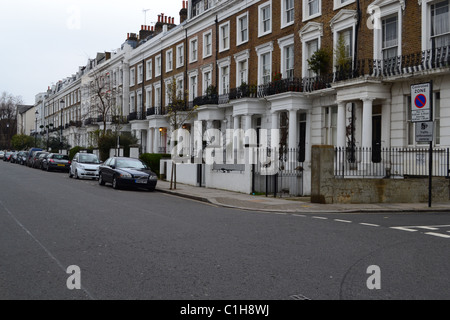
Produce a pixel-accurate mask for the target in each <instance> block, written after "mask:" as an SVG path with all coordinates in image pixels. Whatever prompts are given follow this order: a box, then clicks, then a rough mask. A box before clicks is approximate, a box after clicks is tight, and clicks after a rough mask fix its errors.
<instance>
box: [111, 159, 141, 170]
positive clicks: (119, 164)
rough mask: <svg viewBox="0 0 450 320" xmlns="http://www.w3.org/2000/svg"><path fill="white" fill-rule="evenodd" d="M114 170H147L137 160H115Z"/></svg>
mask: <svg viewBox="0 0 450 320" xmlns="http://www.w3.org/2000/svg"><path fill="white" fill-rule="evenodd" d="M116 168H132V169H147V166H146V165H145V164H144V163H142V162H141V161H139V160H134V159H117V160H116Z"/></svg>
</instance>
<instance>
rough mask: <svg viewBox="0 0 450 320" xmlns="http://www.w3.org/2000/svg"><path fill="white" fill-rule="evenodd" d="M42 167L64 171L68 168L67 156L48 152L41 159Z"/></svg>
mask: <svg viewBox="0 0 450 320" xmlns="http://www.w3.org/2000/svg"><path fill="white" fill-rule="evenodd" d="M42 169H43V170H47V171H66V172H68V171H69V169H70V161H69V156H66V155H63V154H58V153H50V154H48V155H47V157H45V158H44V159H43V160H42Z"/></svg>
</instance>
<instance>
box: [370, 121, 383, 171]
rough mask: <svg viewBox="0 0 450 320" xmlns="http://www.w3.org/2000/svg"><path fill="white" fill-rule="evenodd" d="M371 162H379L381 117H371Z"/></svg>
mask: <svg viewBox="0 0 450 320" xmlns="http://www.w3.org/2000/svg"><path fill="white" fill-rule="evenodd" d="M372 162H374V163H380V162H381V115H374V116H373V117H372Z"/></svg>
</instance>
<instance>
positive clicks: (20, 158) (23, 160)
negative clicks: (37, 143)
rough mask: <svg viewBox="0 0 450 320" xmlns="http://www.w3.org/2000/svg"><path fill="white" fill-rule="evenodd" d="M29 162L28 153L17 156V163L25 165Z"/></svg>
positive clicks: (22, 152)
mask: <svg viewBox="0 0 450 320" xmlns="http://www.w3.org/2000/svg"><path fill="white" fill-rule="evenodd" d="M26 162H27V152H26V151H20V152H19V154H18V155H17V163H18V164H21V165H24V164H25V163H26Z"/></svg>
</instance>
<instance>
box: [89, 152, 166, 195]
mask: <svg viewBox="0 0 450 320" xmlns="http://www.w3.org/2000/svg"><path fill="white" fill-rule="evenodd" d="M157 181H158V177H157V176H156V174H155V173H153V172H152V171H151V170H150V169H149V168H148V167H147V165H146V164H145V163H143V162H142V161H141V160H138V159H133V158H124V157H112V158H109V159H108V160H106V161H105V162H104V163H103V165H101V166H100V172H99V180H98V183H99V184H100V185H101V186H104V185H105V183H111V184H112V186H113V188H114V189H120V188H126V187H131V188H145V189H147V190H150V191H154V190H155V188H156V183H157Z"/></svg>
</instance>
